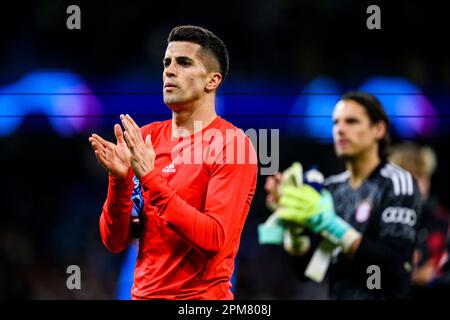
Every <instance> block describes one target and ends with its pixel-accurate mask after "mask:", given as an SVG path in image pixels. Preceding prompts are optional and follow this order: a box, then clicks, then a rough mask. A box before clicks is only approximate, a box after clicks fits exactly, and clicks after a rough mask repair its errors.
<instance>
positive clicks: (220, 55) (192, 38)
mask: <svg viewBox="0 0 450 320" xmlns="http://www.w3.org/2000/svg"><path fill="white" fill-rule="evenodd" d="M172 41H187V42H192V43H195V44H198V45H199V46H200V47H201V48H202V49H203V50H204V52H205V53H207V54H210V55H211V56H212V57H213V58H214V59H215V60H216V61H217V64H218V67H219V70H217V71H219V73H220V74H221V75H222V82H221V83H223V81H224V80H225V77H226V76H227V74H228V69H229V65H230V61H229V60H230V58H229V56H228V50H227V47H226V46H225V44H224V43H223V41H222V40H221V39H220V38H219V37H218V36H216V35H215V34H214V33H212V32H211V31H209V30H207V29H205V28H202V27H198V26H191V25H185V26H178V27H175V28H173V29H172V31H171V32H170V34H169V37H168V38H167V43H170V42H172Z"/></svg>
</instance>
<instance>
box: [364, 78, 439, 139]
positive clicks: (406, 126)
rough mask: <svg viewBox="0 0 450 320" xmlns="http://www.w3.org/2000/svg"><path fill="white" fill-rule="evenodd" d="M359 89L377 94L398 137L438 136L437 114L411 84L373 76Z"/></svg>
mask: <svg viewBox="0 0 450 320" xmlns="http://www.w3.org/2000/svg"><path fill="white" fill-rule="evenodd" d="M359 90H361V91H367V92H371V93H374V94H375V95H376V97H377V98H378V99H379V100H380V102H381V104H382V105H383V107H384V109H385V111H386V113H387V115H388V117H389V119H390V121H391V124H392V127H393V128H394V130H395V131H396V133H397V135H398V136H399V137H400V138H417V137H433V136H436V135H437V134H438V131H439V118H438V117H437V115H438V113H437V112H436V110H435V108H434V107H433V105H432V104H431V102H430V101H429V100H428V98H427V97H426V96H425V95H424V94H423V93H422V91H421V90H420V88H419V87H418V86H416V85H415V84H413V83H412V82H411V81H408V80H406V79H402V78H390V77H373V78H370V79H368V80H367V81H366V82H364V83H363V84H362V85H361V87H360V88H359Z"/></svg>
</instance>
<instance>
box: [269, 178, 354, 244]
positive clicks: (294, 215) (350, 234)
mask: <svg viewBox="0 0 450 320" xmlns="http://www.w3.org/2000/svg"><path fill="white" fill-rule="evenodd" d="M280 206H281V207H280V208H279V209H278V210H277V212H278V216H279V217H280V218H281V219H282V220H284V221H288V222H295V223H298V224H302V225H304V226H306V227H307V228H309V229H310V230H311V231H313V232H316V233H320V234H321V235H322V236H323V237H324V238H326V239H328V240H330V241H331V242H333V243H335V244H338V245H342V248H343V250H344V252H347V251H348V250H349V249H350V247H351V245H352V243H353V242H354V241H355V240H356V239H357V238H359V237H360V236H361V234H360V233H359V232H358V231H356V230H355V229H354V228H353V227H352V226H350V225H349V224H348V223H347V222H346V221H345V220H343V219H342V218H341V217H339V216H338V215H336V213H335V210H334V204H333V198H332V196H331V194H330V193H329V192H328V191H327V190H325V189H323V190H322V192H321V193H319V192H317V191H316V190H315V189H314V188H312V187H310V186H308V185H302V186H300V187H294V186H286V187H285V188H284V190H283V194H282V196H281V198H280Z"/></svg>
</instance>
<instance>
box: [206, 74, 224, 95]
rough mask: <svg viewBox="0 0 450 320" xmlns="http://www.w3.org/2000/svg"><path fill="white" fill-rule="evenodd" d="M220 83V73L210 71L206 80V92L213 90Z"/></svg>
mask: <svg viewBox="0 0 450 320" xmlns="http://www.w3.org/2000/svg"><path fill="white" fill-rule="evenodd" d="M221 83H222V75H221V74H220V73H218V72H211V73H210V74H209V75H208V78H207V80H206V87H205V89H206V91H208V92H211V91H214V90H216V89H217V88H218V87H219V85H220V84H221Z"/></svg>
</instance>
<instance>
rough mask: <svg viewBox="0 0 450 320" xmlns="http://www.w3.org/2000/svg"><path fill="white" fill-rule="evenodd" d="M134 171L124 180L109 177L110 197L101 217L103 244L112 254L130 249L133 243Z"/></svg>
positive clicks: (108, 196)
mask: <svg viewBox="0 0 450 320" xmlns="http://www.w3.org/2000/svg"><path fill="white" fill-rule="evenodd" d="M133 187H134V182H133V171H132V170H130V173H129V174H128V176H127V177H126V178H124V179H115V178H113V177H112V176H111V175H110V176H109V185H108V195H107V198H106V201H105V204H104V205H103V210H102V214H101V216H100V234H101V237H102V241H103V244H104V245H105V247H106V248H107V249H108V250H109V251H111V252H112V253H118V252H120V251H122V250H124V249H125V248H126V247H128V245H129V243H130V241H131V232H130V217H131V211H132V210H133V202H132V201H131V194H132V192H133Z"/></svg>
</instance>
